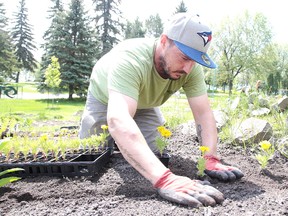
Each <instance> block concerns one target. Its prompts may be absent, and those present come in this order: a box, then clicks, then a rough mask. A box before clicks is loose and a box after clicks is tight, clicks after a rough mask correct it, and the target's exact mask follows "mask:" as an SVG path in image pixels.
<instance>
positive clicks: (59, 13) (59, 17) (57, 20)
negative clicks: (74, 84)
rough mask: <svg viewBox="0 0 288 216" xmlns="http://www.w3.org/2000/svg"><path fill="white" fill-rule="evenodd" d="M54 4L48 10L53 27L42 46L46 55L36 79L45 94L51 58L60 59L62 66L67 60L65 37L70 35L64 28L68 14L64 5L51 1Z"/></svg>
mask: <svg viewBox="0 0 288 216" xmlns="http://www.w3.org/2000/svg"><path fill="white" fill-rule="evenodd" d="M51 1H52V2H53V3H54V4H53V6H52V7H51V8H50V9H49V10H48V12H49V18H50V19H51V25H50V27H49V28H48V29H47V31H45V33H44V36H43V38H44V39H45V43H44V44H43V45H42V48H43V50H44V53H43V55H42V59H41V70H40V75H38V76H37V77H36V79H37V81H39V83H40V84H39V86H38V90H40V91H41V92H43V91H44V90H47V86H46V85H45V77H44V73H45V71H46V69H47V67H48V65H49V64H50V61H51V57H52V56H56V57H58V58H60V59H59V63H60V64H61V62H62V59H64V58H65V55H66V53H65V50H64V47H65V44H66V42H65V40H64V38H65V36H66V35H67V34H68V33H67V32H65V30H64V28H63V26H64V25H65V17H66V12H65V11H64V9H63V4H62V2H61V0H51Z"/></svg>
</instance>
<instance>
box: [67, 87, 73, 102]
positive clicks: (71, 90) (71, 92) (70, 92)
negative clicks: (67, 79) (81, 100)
mask: <svg viewBox="0 0 288 216" xmlns="http://www.w3.org/2000/svg"><path fill="white" fill-rule="evenodd" d="M68 99H69V100H72V99H73V85H69V98H68Z"/></svg>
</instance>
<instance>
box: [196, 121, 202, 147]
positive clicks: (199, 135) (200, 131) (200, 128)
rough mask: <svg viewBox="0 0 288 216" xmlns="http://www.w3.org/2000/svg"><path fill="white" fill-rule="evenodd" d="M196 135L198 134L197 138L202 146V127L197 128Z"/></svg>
mask: <svg viewBox="0 0 288 216" xmlns="http://www.w3.org/2000/svg"><path fill="white" fill-rule="evenodd" d="M196 133H197V136H198V140H199V144H200V145H202V135H201V133H202V127H201V125H200V124H198V125H197V126H196Z"/></svg>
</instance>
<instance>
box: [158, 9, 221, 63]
mask: <svg viewBox="0 0 288 216" xmlns="http://www.w3.org/2000/svg"><path fill="white" fill-rule="evenodd" d="M163 34H165V35H167V37H168V38H170V39H171V40H173V41H174V43H175V45H176V46H177V47H178V49H179V50H181V52H183V53H184V54H185V55H187V56H188V57H189V58H191V59H192V60H194V61H196V62H197V63H199V64H201V65H203V66H205V67H208V68H216V67H217V65H216V64H215V63H214V62H213V61H212V59H211V58H210V57H209V56H208V54H207V50H208V48H209V46H210V44H211V40H212V31H211V30H210V28H209V27H207V26H206V25H204V24H202V23H201V22H200V21H199V16H197V15H194V16H193V15H191V14H188V13H177V14H175V15H174V16H173V17H172V18H171V20H170V21H169V22H168V23H167V24H166V27H165V28H164V31H163Z"/></svg>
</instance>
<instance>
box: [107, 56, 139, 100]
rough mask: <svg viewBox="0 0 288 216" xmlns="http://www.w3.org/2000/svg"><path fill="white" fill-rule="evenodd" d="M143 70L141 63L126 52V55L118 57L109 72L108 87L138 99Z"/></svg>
mask: <svg viewBox="0 0 288 216" xmlns="http://www.w3.org/2000/svg"><path fill="white" fill-rule="evenodd" d="M141 71H142V68H141V65H139V63H138V62H137V61H136V60H135V59H134V57H133V56H132V55H127V53H125V55H123V56H121V57H117V59H116V60H115V59H114V61H113V65H112V66H111V67H110V71H109V73H108V89H111V90H114V91H117V92H119V93H121V94H124V95H126V96H129V97H132V98H133V99H135V100H136V101H138V98H139V92H140V88H141V79H142V76H141V75H142V73H141Z"/></svg>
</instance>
